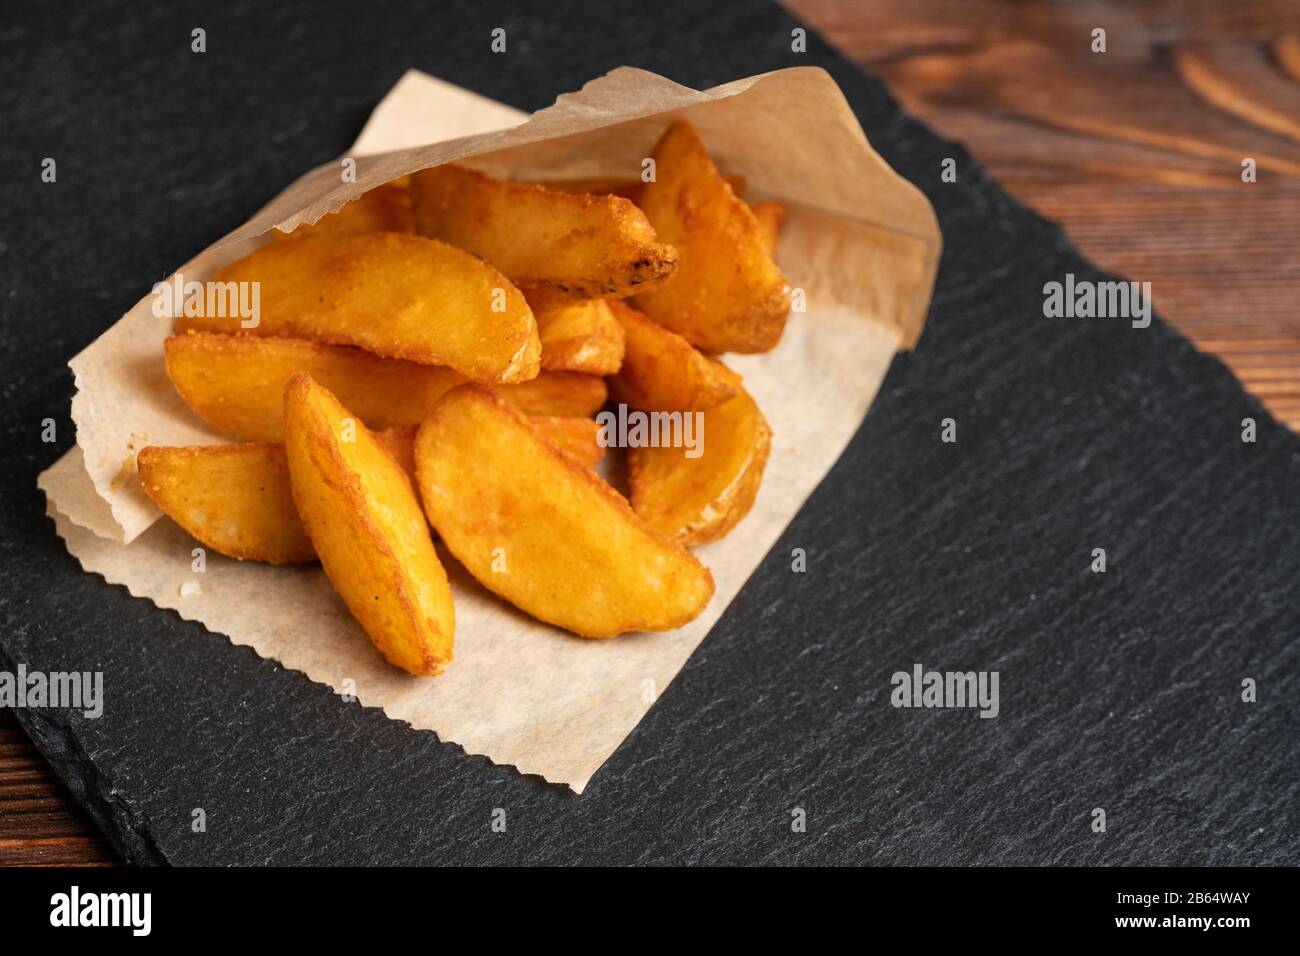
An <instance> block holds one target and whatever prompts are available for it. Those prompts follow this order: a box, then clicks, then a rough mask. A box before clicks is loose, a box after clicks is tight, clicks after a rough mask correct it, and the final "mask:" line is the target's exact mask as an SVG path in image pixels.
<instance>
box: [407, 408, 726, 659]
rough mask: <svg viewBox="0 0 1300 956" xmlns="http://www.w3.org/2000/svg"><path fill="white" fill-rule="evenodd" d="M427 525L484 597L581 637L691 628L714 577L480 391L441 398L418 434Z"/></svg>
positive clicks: (517, 416) (509, 410) (417, 452)
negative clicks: (490, 595)
mask: <svg viewBox="0 0 1300 956" xmlns="http://www.w3.org/2000/svg"><path fill="white" fill-rule="evenodd" d="M415 471H416V475H417V477H418V479H419V485H420V493H421V497H422V499H423V501H424V507H425V513H426V514H427V515H428V516H429V522H430V523H431V524H432V525H433V526H434V528H436V529H437V530H438V533H439V534H440V535H441V536H442V539H443V541H444V542H445V543H446V545H447V547H448V548H449V549H450V550H451V552H452V554H454V555H455V556H456V557H457V558H458V559H459V560H460V561H461V563H462V564H464V565H465V567H466V568H467V569H468V570H469V571H470V573H471V574H473V575H474V577H475V578H477V579H478V580H479V582H480V583H481V584H483V586H484V587H486V588H488V589H489V590H491V591H494V592H496V593H497V594H499V595H501V596H502V597H504V598H505V599H506V600H508V601H510V602H511V603H512V604H514V605H516V606H517V607H519V608H521V609H522V610H524V611H526V612H528V613H529V614H531V615H533V616H534V617H536V618H538V619H540V620H543V621H547V622H549V623H551V624H555V625H558V626H559V627H563V628H566V629H568V630H570V631H573V632H574V633H576V634H581V635H583V636H584V637H612V636H613V635H615V634H621V633H623V632H625V631H665V630H670V629H672V628H675V627H680V626H682V625H683V624H685V623H686V622H688V621H690V620H692V619H693V618H695V617H696V616H697V615H698V614H699V613H700V611H702V610H703V609H704V606H705V605H706V604H708V602H709V599H710V597H712V595H713V576H712V575H711V574H710V573H709V571H708V569H707V568H705V567H704V565H702V564H700V562H699V561H698V560H696V559H695V557H694V556H693V555H691V553H690V552H688V551H687V550H686V549H685V548H683V547H681V546H680V545H677V544H674V543H672V542H671V541H669V540H668V538H666V537H664V536H663V535H661V534H659V533H658V532H656V531H654V530H652V529H651V528H649V527H648V526H647V525H646V524H645V523H644V522H643V521H641V519H639V518H638V517H637V516H636V515H635V514H634V513H633V512H632V509H631V508H629V507H628V504H627V502H626V501H624V500H623V498H622V496H621V495H619V494H618V492H616V491H615V490H614V489H613V488H611V487H610V486H609V485H607V484H606V483H605V482H603V481H601V480H600V479H599V478H598V477H596V476H595V475H594V474H592V472H591V471H590V470H588V469H587V468H584V467H582V466H581V465H579V464H578V462H576V461H575V460H574V459H573V458H572V457H570V456H569V455H566V454H563V453H561V452H559V451H558V450H557V449H555V448H554V447H553V446H552V445H551V444H550V443H549V442H547V441H544V440H543V439H541V438H540V437H539V436H538V434H537V432H536V431H535V430H534V429H533V428H531V427H530V426H529V425H528V423H527V421H526V420H525V419H524V417H523V416H522V415H520V414H519V413H518V412H517V411H515V410H514V409H512V408H511V407H510V406H508V405H507V404H506V403H505V402H503V401H501V400H500V399H499V398H497V397H496V396H495V395H493V394H492V392H490V391H489V390H487V389H484V388H480V387H478V386H475V385H463V386H461V387H460V388H457V389H453V390H452V391H451V392H448V393H447V394H446V395H445V396H443V398H442V399H441V400H440V401H439V402H438V404H437V405H435V406H434V408H433V411H431V412H430V413H429V417H428V418H426V419H425V420H424V424H422V425H421V426H420V431H419V434H418V435H417V436H416V440H415Z"/></svg>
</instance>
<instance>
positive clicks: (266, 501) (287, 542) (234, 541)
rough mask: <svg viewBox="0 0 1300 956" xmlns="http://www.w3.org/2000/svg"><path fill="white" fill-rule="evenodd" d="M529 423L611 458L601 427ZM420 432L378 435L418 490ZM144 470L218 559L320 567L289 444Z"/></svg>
mask: <svg viewBox="0 0 1300 956" xmlns="http://www.w3.org/2000/svg"><path fill="white" fill-rule="evenodd" d="M528 423H529V424H530V425H532V426H533V427H534V428H536V429H537V431H538V432H539V433H540V434H541V435H542V437H544V438H545V439H546V440H547V441H549V442H551V444H553V445H555V446H556V447H557V448H561V449H563V450H564V451H566V452H568V453H569V454H570V455H572V456H573V457H574V458H576V459H578V460H579V461H580V462H582V463H583V464H584V465H586V466H587V467H589V468H594V467H595V466H596V464H597V463H598V462H599V461H600V460H601V459H602V458H604V457H605V449H604V447H603V446H602V445H601V444H600V442H599V440H598V438H599V435H600V426H599V425H597V424H596V422H595V421H593V420H592V419H590V418H559V417H552V416H538V417H531V418H529V419H528ZM415 432H416V429H415V426H410V427H406V428H385V429H383V430H382V431H377V432H372V434H373V435H374V436H375V441H377V442H378V443H379V444H380V446H381V447H383V449H384V450H385V451H387V452H388V453H389V454H390V455H391V456H392V457H393V460H394V461H395V462H397V463H398V464H399V465H400V466H401V467H402V470H403V471H404V472H406V474H407V477H409V478H410V479H411V481H412V483H414V481H415ZM138 465H139V467H138V471H139V474H140V482H141V484H143V485H144V490H145V493H146V494H147V495H148V496H149V497H150V498H152V499H153V501H154V503H155V504H156V505H158V507H159V508H161V509H162V511H163V513H164V514H166V515H167V516H168V517H170V518H171V519H172V520H173V521H175V522H176V523H177V524H179V525H180V526H181V527H182V528H184V529H185V530H186V531H188V532H189V533H190V534H191V535H193V536H194V537H195V538H197V539H198V540H199V541H201V542H202V543H203V544H205V545H207V546H208V547H209V548H211V549H212V550H213V551H217V552H219V553H220V554H224V555H226V556H228V557H231V558H240V559H243V560H250V561H266V562H268V563H269V564H305V563H307V562H310V561H315V560H316V549H315V548H314V547H313V546H312V543H311V539H310V538H309V537H307V529H306V528H304V527H303V525H302V519H301V518H299V517H298V509H297V507H296V506H295V505H294V503H293V492H292V490H291V489H290V487H289V463H288V459H287V458H286V457H285V454H284V445H283V444H282V443H280V442H241V443H239V444H234V445H190V446H185V447H168V446H162V445H151V446H149V447H148V448H143V449H141V450H140V454H139V456H138Z"/></svg>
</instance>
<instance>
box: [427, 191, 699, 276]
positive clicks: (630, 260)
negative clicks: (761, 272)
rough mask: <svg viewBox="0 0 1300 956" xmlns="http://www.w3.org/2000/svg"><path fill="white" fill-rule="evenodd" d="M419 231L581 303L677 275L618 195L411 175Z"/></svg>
mask: <svg viewBox="0 0 1300 956" xmlns="http://www.w3.org/2000/svg"><path fill="white" fill-rule="evenodd" d="M411 208H412V210H413V211H414V213H415V228H416V230H417V231H418V232H419V233H421V234H422V235H425V236H431V237H433V238H434V239H441V240H443V241H444V242H449V243H451V244H452V245H455V246H458V247H460V248H462V249H467V250H468V251H470V252H472V253H474V254H475V255H477V256H482V257H483V258H484V259H486V260H487V261H488V262H490V263H492V264H493V265H494V266H496V267H497V268H498V269H500V270H501V271H502V272H504V273H505V274H506V275H507V276H509V277H510V280H511V281H512V282H515V283H517V284H519V285H520V286H522V287H541V288H545V289H552V290H557V291H560V292H564V293H567V294H570V295H573V296H576V297H578V298H584V299H589V298H595V297H598V296H607V295H631V294H632V293H633V292H634V291H636V290H637V289H642V288H650V287H651V286H653V285H656V284H658V283H659V282H662V281H663V280H664V279H665V278H667V277H668V276H669V275H671V274H672V271H673V269H674V268H675V267H676V265H677V253H676V251H675V250H674V249H673V248H672V247H671V246H667V245H665V244H664V243H662V242H660V241H658V239H656V237H655V231H654V229H653V228H651V226H650V223H649V221H648V220H647V219H646V217H645V216H644V215H643V214H642V212H641V210H639V209H637V207H636V206H634V205H633V204H632V203H631V202H630V201H628V200H626V199H623V198H621V197H619V196H591V195H587V194H581V193H565V192H559V191H556V190H550V189H544V188H543V187H541V186H538V185H535V184H532V183H514V182H507V181H506V180H501V179H494V178H493V177H491V176H488V175H486V174H484V173H480V172H478V171H476V170H472V169H465V168H463V167H460V166H436V167H434V168H433V169H424V170H421V171H420V172H418V173H415V174H414V175H412V177H411Z"/></svg>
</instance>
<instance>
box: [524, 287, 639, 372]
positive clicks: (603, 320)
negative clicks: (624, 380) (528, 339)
mask: <svg viewBox="0 0 1300 956" xmlns="http://www.w3.org/2000/svg"><path fill="white" fill-rule="evenodd" d="M533 315H534V316H536V318H537V334H538V335H539V336H540V337H541V340H542V368H544V369H549V370H552V371H568V372H586V373H587V374H589V375H613V374H614V373H615V372H617V371H618V369H619V366H620V365H622V364H623V327H622V326H621V325H619V324H618V321H617V320H616V319H615V318H614V314H613V313H612V312H611V311H610V310H609V304H608V303H607V302H606V301H605V300H604V299H587V300H585V301H582V302H572V303H566V302H553V301H547V302H546V303H545V304H539V305H534V307H533Z"/></svg>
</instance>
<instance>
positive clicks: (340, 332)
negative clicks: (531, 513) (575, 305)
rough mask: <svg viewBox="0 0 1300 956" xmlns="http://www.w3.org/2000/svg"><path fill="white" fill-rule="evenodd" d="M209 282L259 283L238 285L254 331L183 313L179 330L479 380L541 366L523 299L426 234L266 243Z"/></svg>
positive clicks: (516, 378) (490, 271)
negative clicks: (395, 361) (253, 301)
mask: <svg viewBox="0 0 1300 956" xmlns="http://www.w3.org/2000/svg"><path fill="white" fill-rule="evenodd" d="M214 283H216V284H217V285H218V286H220V287H222V288H226V289H239V288H241V286H238V285H236V286H230V285H229V283H258V285H257V286H244V287H242V288H247V289H249V290H252V289H257V290H259V291H258V299H259V301H260V305H259V307H258V308H257V309H256V310H255V311H257V313H258V315H257V316H256V317H255V318H256V320H257V324H256V326H254V327H251V328H242V325H241V319H240V317H239V316H238V315H235V316H233V317H225V318H222V317H215V318H214V317H201V316H181V317H179V318H178V319H177V320H176V329H177V331H184V330H186V329H199V330H201V331H208V332H240V331H244V332H249V333H252V334H254V335H270V336H290V337H295V338H305V339H313V340H315V341H318V342H324V343H327V344H332V345H356V346H359V347H361V348H363V349H367V350H368V351H371V352H374V353H375V354H377V355H383V356H386V357H388V358H401V359H409V360H411V361H413V362H422V363H425V364H429V365H450V366H451V367H452V368H454V369H456V370H457V371H458V372H462V373H464V374H465V375H467V376H468V377H470V378H472V379H475V380H478V381H484V382H521V381H525V380H527V379H530V378H533V377H534V376H535V375H536V374H537V372H538V369H539V368H540V359H541V343H540V342H539V341H538V338H537V323H536V322H535V321H534V320H533V312H532V309H530V308H529V307H528V303H527V302H526V301H525V300H524V296H523V293H521V292H520V291H519V290H518V289H516V288H515V287H514V285H512V284H511V283H510V281H509V280H508V279H507V278H506V277H505V276H503V275H502V274H501V273H500V272H498V271H497V270H496V269H494V268H493V267H492V266H490V265H488V264H487V263H486V262H483V261H482V260H480V259H476V258H475V257H474V256H472V255H470V254H469V253H467V252H464V251H463V250H460V249H456V248H453V247H452V246H449V245H447V244H446V243H443V242H438V241H437V240H435V239H427V238H425V237H424V236H407V235H402V234H400V233H395V232H375V233H369V234H366V235H359V236H317V237H313V238H310V239H299V240H297V241H294V242H273V243H271V244H270V245H266V246H262V247H261V248H260V249H257V250H255V251H254V252H253V253H252V254H250V255H248V256H246V257H244V258H243V259H240V260H239V261H238V262H234V263H232V264H231V265H229V266H227V267H226V268H225V269H223V270H221V272H220V273H218V275H217V277H216V279H215V280H214ZM247 295H248V296H249V297H251V295H252V293H251V291H250V292H249V293H247ZM225 311H232V310H225ZM250 321H251V320H250Z"/></svg>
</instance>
